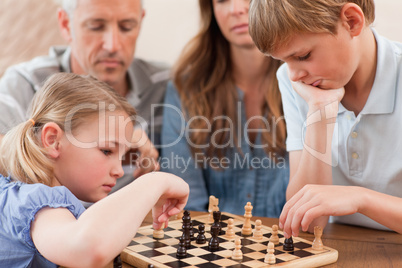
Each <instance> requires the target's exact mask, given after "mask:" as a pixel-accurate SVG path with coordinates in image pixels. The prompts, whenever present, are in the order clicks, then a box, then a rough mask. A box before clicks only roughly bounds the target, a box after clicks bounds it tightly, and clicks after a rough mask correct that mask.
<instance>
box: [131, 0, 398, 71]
mask: <svg viewBox="0 0 402 268" xmlns="http://www.w3.org/2000/svg"><path fill="white" fill-rule="evenodd" d="M143 1H144V6H145V9H146V16H145V20H144V25H143V29H142V32H141V35H140V38H139V40H138V45H137V50H136V55H137V56H139V57H142V58H145V59H150V60H157V61H165V62H168V63H170V64H172V63H173V62H174V61H175V60H176V59H177V57H178V55H179V53H180V51H181V49H182V48H183V46H184V45H185V43H186V42H187V41H188V40H189V39H190V38H191V37H192V36H194V35H195V34H196V32H197V29H198V25H199V12H198V0H143ZM375 3H376V20H375V22H374V24H373V25H374V27H375V28H376V29H377V31H378V32H379V33H380V34H382V35H384V36H386V37H388V38H390V39H392V40H397V41H399V42H402V0H375Z"/></svg>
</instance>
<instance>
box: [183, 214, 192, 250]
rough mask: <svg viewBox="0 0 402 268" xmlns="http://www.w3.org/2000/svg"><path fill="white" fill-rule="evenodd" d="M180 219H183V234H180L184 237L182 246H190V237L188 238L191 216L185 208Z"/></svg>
mask: <svg viewBox="0 0 402 268" xmlns="http://www.w3.org/2000/svg"><path fill="white" fill-rule="evenodd" d="M182 220H183V225H182V229H183V234H182V237H183V238H184V246H185V247H186V248H190V247H191V239H190V223H191V217H190V212H188V211H187V210H185V211H184V213H183V218H182Z"/></svg>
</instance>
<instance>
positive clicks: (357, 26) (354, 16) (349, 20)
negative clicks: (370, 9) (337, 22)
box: [341, 3, 366, 37]
mask: <svg viewBox="0 0 402 268" xmlns="http://www.w3.org/2000/svg"><path fill="white" fill-rule="evenodd" d="M341 22H342V25H343V26H344V27H345V28H346V29H347V30H348V31H349V32H350V34H351V36H352V37H355V36H358V35H360V33H361V32H362V30H363V29H364V27H365V26H366V18H365V16H364V13H363V11H362V9H361V8H360V7H359V6H358V5H356V4H354V3H347V4H345V5H344V6H343V7H342V10H341Z"/></svg>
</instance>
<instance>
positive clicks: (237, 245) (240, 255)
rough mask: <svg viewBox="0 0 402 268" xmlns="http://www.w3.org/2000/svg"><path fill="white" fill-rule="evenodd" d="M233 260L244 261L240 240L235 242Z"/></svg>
mask: <svg viewBox="0 0 402 268" xmlns="http://www.w3.org/2000/svg"><path fill="white" fill-rule="evenodd" d="M232 259H234V260H242V259H243V252H242V251H241V242H240V238H237V239H236V240H235V249H234V250H233V253H232Z"/></svg>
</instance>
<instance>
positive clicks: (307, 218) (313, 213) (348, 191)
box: [280, 185, 402, 236]
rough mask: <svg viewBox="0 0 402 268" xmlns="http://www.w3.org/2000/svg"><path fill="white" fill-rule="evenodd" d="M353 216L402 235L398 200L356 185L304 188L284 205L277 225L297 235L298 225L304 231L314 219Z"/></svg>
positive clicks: (399, 200)
mask: <svg viewBox="0 0 402 268" xmlns="http://www.w3.org/2000/svg"><path fill="white" fill-rule="evenodd" d="M354 213H361V214H363V215H365V216H367V217H369V218H371V219H372V220H374V221H376V222H378V223H380V224H382V225H384V226H386V227H388V228H390V229H391V230H394V231H396V232H398V233H402V199H401V198H399V197H395V196H391V195H386V194H383V193H379V192H376V191H373V190H370V189H367V188H364V187H358V186H339V185H306V186H305V187H303V189H302V190H300V191H299V192H298V193H297V194H295V195H294V196H293V197H292V198H291V199H290V200H289V201H288V202H287V203H286V205H285V207H284V209H283V211H282V215H281V217H280V223H281V225H282V226H283V230H284V232H286V233H287V234H289V235H290V234H293V235H294V236H297V235H298V232H299V227H300V226H301V227H302V229H303V230H304V231H306V230H307V229H308V227H309V226H310V227H314V226H316V225H315V223H314V221H315V220H316V219H317V218H320V217H322V216H330V215H331V216H344V215H350V214H354Z"/></svg>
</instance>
